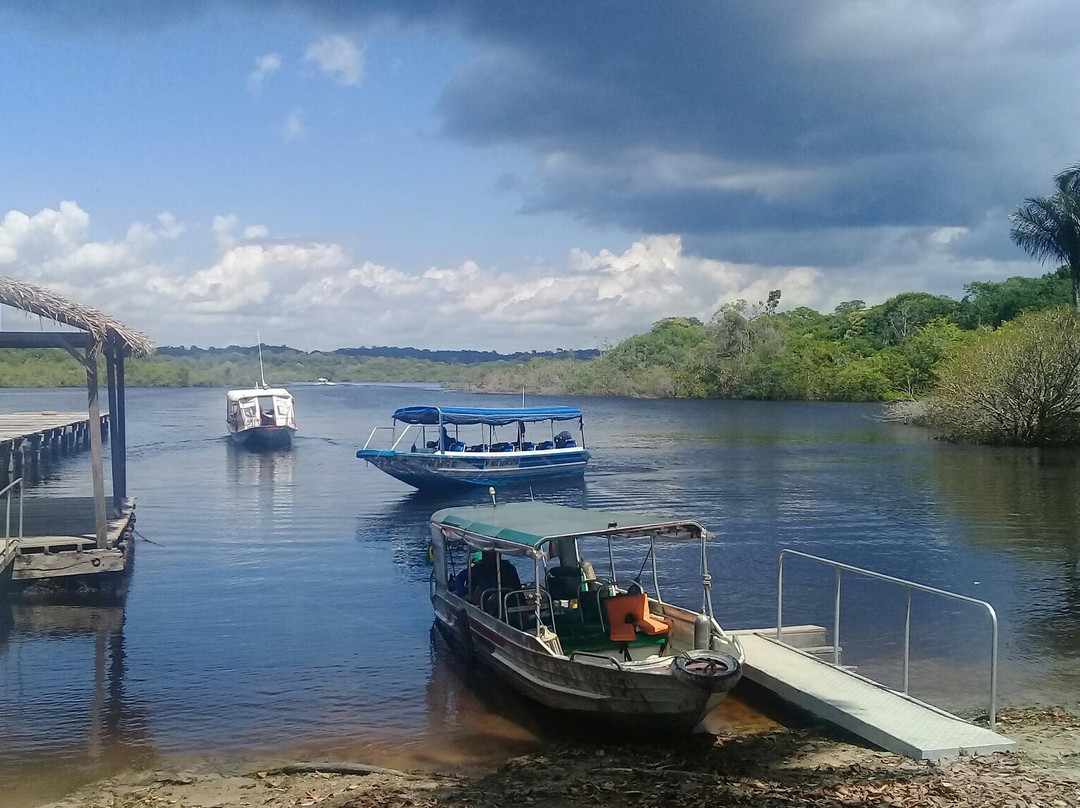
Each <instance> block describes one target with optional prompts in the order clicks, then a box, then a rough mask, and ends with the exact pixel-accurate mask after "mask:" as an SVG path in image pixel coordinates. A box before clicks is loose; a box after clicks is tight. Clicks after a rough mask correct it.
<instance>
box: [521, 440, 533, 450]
mask: <svg viewBox="0 0 1080 808" xmlns="http://www.w3.org/2000/svg"><path fill="white" fill-rule="evenodd" d="M535 448H536V444H535V443H533V442H532V441H531V440H527V441H525V442H524V443H522V444H521V451H523V452H531V451H533V450H534V449H535Z"/></svg>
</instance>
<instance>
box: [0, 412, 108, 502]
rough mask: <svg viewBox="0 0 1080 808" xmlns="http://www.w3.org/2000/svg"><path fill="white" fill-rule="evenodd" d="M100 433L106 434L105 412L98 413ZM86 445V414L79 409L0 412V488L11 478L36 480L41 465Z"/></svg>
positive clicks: (88, 436)
mask: <svg viewBox="0 0 1080 808" xmlns="http://www.w3.org/2000/svg"><path fill="white" fill-rule="evenodd" d="M100 421H101V427H100V428H101V437H102V438H103V439H104V438H105V437H107V436H108V434H109V414H108V413H103V414H102V415H101V416H100ZM89 448H90V417H89V415H88V414H87V413H82V412H55V411H51V410H46V411H44V412H13V413H4V414H0V488H3V487H5V486H6V485H7V484H8V483H10V482H11V481H12V480H18V479H20V478H21V479H23V480H26V481H27V482H32V481H34V480H36V478H37V476H38V474H39V473H40V470H41V468H42V467H44V466H46V465H49V464H50V463H54V462H56V461H57V460H59V459H60V458H61V457H63V456H65V455H69V454H74V453H75V452H80V451H86V450H88V449H89Z"/></svg>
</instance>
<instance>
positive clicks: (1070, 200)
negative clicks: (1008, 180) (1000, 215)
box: [1009, 163, 1080, 314]
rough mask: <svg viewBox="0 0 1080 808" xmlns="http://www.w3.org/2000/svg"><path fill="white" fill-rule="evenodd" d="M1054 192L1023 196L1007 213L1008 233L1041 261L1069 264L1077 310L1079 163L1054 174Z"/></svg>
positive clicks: (1079, 291) (1079, 276)
mask: <svg viewBox="0 0 1080 808" xmlns="http://www.w3.org/2000/svg"><path fill="white" fill-rule="evenodd" d="M1054 184H1055V185H1056V186H1057V192H1056V193H1053V194H1051V195H1050V196H1036V197H1031V198H1030V199H1025V200H1024V204H1023V205H1021V206H1020V207H1018V208H1017V209H1016V210H1015V211H1013V213H1012V215H1011V216H1009V220H1010V221H1011V222H1012V229H1011V230H1010V231H1009V237H1010V238H1011V239H1012V240H1013V243H1015V244H1016V246H1017V247H1019V248H1020V249H1022V250H1023V251H1024V252H1026V253H1027V254H1028V255H1030V256H1031V257H1032V258H1036V259H1038V260H1040V261H1046V260H1047V259H1054V260H1057V261H1061V262H1062V263H1064V264H1065V265H1066V266H1068V267H1069V277H1070V278H1071V279H1072V299H1073V311H1074V312H1076V313H1078V314H1080V163H1077V164H1076V165H1073V166H1070V167H1069V168H1067V169H1065V170H1064V171H1062V172H1061V173H1060V174H1058V175H1057V176H1056V177H1054Z"/></svg>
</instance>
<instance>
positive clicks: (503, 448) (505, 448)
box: [491, 441, 514, 452]
mask: <svg viewBox="0 0 1080 808" xmlns="http://www.w3.org/2000/svg"><path fill="white" fill-rule="evenodd" d="M491 451H493V452H512V451H514V444H512V443H507V442H505V441H504V442H502V443H493V444H491Z"/></svg>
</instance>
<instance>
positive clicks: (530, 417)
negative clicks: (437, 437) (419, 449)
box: [394, 407, 581, 426]
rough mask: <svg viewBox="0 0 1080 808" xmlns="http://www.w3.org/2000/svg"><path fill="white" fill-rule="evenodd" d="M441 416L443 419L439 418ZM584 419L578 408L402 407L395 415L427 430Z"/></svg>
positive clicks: (399, 419)
mask: <svg viewBox="0 0 1080 808" xmlns="http://www.w3.org/2000/svg"><path fill="white" fill-rule="evenodd" d="M440 415H441V418H440ZM580 417H581V410H579V409H578V408H577V407H507V408H483V407H402V408H401V409H399V410H395V411H394V420H395V421H401V422H402V423H404V424H423V425H425V426H431V425H437V424H439V423H440V421H441V422H442V423H444V424H491V425H492V426H506V425H507V424H513V423H516V422H518V421H521V422H524V423H530V422H534V421H572V420H573V419H575V418H580Z"/></svg>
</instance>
